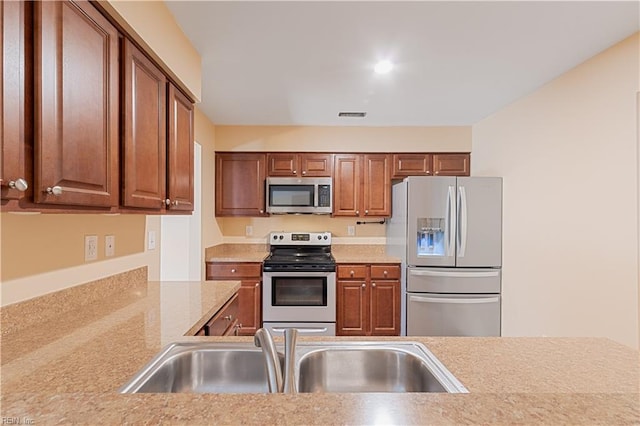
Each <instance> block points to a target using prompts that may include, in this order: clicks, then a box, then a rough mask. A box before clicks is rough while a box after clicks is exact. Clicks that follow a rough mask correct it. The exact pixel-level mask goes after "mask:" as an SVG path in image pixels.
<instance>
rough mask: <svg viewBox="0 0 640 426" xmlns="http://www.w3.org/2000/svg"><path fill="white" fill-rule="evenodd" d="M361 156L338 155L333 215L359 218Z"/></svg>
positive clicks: (335, 163)
mask: <svg viewBox="0 0 640 426" xmlns="http://www.w3.org/2000/svg"><path fill="white" fill-rule="evenodd" d="M360 167H361V156H360V155H357V154H336V155H335V159H334V167H333V170H334V174H333V215H334V216H359V215H360V203H361V201H360V199H361V181H360Z"/></svg>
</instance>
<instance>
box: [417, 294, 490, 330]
mask: <svg viewBox="0 0 640 426" xmlns="http://www.w3.org/2000/svg"><path fill="white" fill-rule="evenodd" d="M407 336H500V295H499V294H490V295H477V294H430V293H407Z"/></svg>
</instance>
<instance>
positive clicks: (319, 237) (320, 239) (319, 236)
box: [269, 232, 331, 246]
mask: <svg viewBox="0 0 640 426" xmlns="http://www.w3.org/2000/svg"><path fill="white" fill-rule="evenodd" d="M269 243H270V244H271V245H281V246H282V245H284V246H291V245H304V246H330V245H331V232H271V233H270V234H269Z"/></svg>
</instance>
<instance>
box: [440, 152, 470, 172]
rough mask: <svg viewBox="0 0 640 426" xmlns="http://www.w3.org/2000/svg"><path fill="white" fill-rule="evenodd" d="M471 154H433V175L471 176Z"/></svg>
mask: <svg viewBox="0 0 640 426" xmlns="http://www.w3.org/2000/svg"><path fill="white" fill-rule="evenodd" d="M469 164H470V155H469V154H433V174H434V175H437V176H469V174H470V165H469Z"/></svg>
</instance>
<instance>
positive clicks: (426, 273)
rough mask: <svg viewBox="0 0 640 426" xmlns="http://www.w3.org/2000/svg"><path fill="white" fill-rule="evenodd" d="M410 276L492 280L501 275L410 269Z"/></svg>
mask: <svg viewBox="0 0 640 426" xmlns="http://www.w3.org/2000/svg"><path fill="white" fill-rule="evenodd" d="M409 275H413V276H421V277H446V278H490V277H497V276H498V275H500V272H499V271H487V272H484V271H483V272H446V271H433V270H427V271H423V270H418V269H409Z"/></svg>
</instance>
